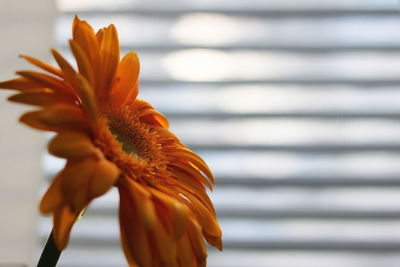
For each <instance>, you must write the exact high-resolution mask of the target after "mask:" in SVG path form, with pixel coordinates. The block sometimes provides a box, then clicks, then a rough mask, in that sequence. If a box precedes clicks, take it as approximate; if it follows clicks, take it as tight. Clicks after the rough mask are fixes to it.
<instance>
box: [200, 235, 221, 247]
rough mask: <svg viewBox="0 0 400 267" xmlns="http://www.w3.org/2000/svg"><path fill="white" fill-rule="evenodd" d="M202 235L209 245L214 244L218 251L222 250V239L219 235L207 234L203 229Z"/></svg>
mask: <svg viewBox="0 0 400 267" xmlns="http://www.w3.org/2000/svg"><path fill="white" fill-rule="evenodd" d="M203 235H204V237H205V239H206V240H207V242H208V243H209V244H210V245H211V246H214V247H216V248H218V249H219V250H220V251H222V239H221V236H213V235H209V234H208V233H207V232H204V231H203Z"/></svg>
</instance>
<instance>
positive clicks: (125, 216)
mask: <svg viewBox="0 0 400 267" xmlns="http://www.w3.org/2000/svg"><path fill="white" fill-rule="evenodd" d="M118 190H119V195H120V205H119V222H120V230H121V241H122V247H123V250H124V252H125V256H126V258H127V259H128V262H129V264H131V265H132V264H136V262H137V263H138V265H139V266H143V267H151V266H153V265H152V259H154V256H153V255H152V254H154V252H152V250H151V245H150V240H149V238H148V235H147V232H146V228H145V227H144V225H143V224H142V223H141V220H140V218H139V215H138V213H137V210H136V206H135V205H132V199H131V194H130V193H129V192H128V191H127V188H126V187H124V186H118Z"/></svg>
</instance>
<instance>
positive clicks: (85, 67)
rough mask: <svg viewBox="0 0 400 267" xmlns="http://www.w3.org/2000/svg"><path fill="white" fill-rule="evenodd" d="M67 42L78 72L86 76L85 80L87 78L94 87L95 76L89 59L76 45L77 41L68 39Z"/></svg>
mask: <svg viewBox="0 0 400 267" xmlns="http://www.w3.org/2000/svg"><path fill="white" fill-rule="evenodd" d="M69 44H70V47H71V51H72V53H73V54H74V57H75V59H76V63H77V65H78V70H79V73H81V74H82V75H83V76H84V77H85V78H86V80H88V82H89V83H90V85H91V86H92V87H93V88H95V87H96V84H95V78H94V73H93V66H92V64H91V63H90V59H89V58H88V56H87V55H86V54H85V52H84V51H83V49H82V48H81V47H80V46H79V45H78V43H77V42H75V41H74V40H70V42H69ZM96 66H97V67H98V65H96ZM96 66H95V68H96ZM96 70H97V69H96Z"/></svg>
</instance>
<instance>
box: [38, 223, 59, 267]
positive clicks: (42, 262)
mask: <svg viewBox="0 0 400 267" xmlns="http://www.w3.org/2000/svg"><path fill="white" fill-rule="evenodd" d="M60 255H61V251H60V250H58V248H57V246H56V243H55V242H54V237H53V231H51V233H50V235H49V238H48V239H47V242H46V245H45V246H44V249H43V252H42V255H41V256H40V259H39V262H38V264H37V267H55V266H56V265H57V262H58V259H59V258H60Z"/></svg>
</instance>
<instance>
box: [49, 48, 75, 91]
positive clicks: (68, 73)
mask: <svg viewBox="0 0 400 267" xmlns="http://www.w3.org/2000/svg"><path fill="white" fill-rule="evenodd" d="M51 52H52V53H53V57H54V59H55V60H56V61H57V64H58V66H60V68H61V69H62V71H63V73H64V79H65V81H66V82H68V83H69V84H70V85H71V87H73V88H76V89H78V88H79V86H78V81H77V79H76V72H75V70H74V68H73V67H72V66H71V65H70V64H69V63H68V61H67V60H66V59H65V58H64V57H63V56H62V55H61V54H60V53H59V52H58V51H57V50H55V49H52V50H51Z"/></svg>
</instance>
